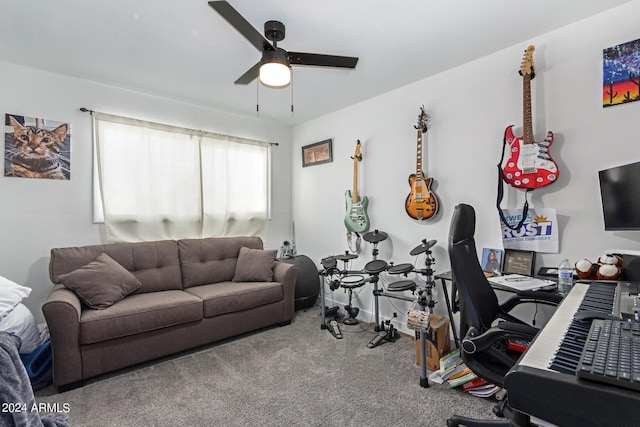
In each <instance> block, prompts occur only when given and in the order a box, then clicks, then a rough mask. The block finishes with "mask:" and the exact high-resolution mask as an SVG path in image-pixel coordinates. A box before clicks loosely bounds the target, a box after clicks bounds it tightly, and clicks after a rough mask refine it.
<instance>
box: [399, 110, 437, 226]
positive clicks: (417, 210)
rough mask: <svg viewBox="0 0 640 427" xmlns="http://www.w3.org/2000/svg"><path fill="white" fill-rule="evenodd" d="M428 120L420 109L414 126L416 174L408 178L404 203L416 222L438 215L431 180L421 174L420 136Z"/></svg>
mask: <svg viewBox="0 0 640 427" xmlns="http://www.w3.org/2000/svg"><path fill="white" fill-rule="evenodd" d="M428 120H429V116H428V115H427V113H426V112H425V111H424V107H421V108H420V116H419V117H418V124H417V125H416V126H414V127H415V128H416V129H417V130H418V148H417V156H416V173H412V174H411V175H410V176H409V185H410V186H411V193H409V195H408V196H407V200H406V202H405V210H406V211H407V214H408V215H409V216H410V217H411V218H413V219H417V220H424V219H429V218H431V217H433V216H434V215H435V214H437V213H438V199H437V197H436V195H435V194H434V193H433V192H432V191H431V183H432V182H433V178H425V177H424V172H422V135H423V133H425V132H426V131H427V121H428Z"/></svg>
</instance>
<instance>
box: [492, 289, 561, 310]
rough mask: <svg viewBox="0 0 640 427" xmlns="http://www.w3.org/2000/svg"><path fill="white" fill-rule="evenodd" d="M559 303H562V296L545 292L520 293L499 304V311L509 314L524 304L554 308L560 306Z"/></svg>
mask: <svg viewBox="0 0 640 427" xmlns="http://www.w3.org/2000/svg"><path fill="white" fill-rule="evenodd" d="M560 301H562V295H559V294H556V293H551V292H545V291H520V292H518V293H517V294H515V295H514V296H512V297H511V298H509V299H508V300H506V301H505V302H503V303H502V304H500V309H501V310H502V311H503V312H509V311H511V310H513V308H514V307H516V306H517V305H520V304H525V303H527V304H531V303H534V304H544V305H550V306H552V307H556V306H558V304H560Z"/></svg>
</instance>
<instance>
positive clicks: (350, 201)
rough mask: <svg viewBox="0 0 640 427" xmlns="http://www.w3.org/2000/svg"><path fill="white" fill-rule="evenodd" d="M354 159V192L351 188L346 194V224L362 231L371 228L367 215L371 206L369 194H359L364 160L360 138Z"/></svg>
mask: <svg viewBox="0 0 640 427" xmlns="http://www.w3.org/2000/svg"><path fill="white" fill-rule="evenodd" d="M352 159H353V193H352V192H351V191H350V190H347V192H346V193H345V195H344V198H345V202H346V204H347V213H346V215H345V217H344V225H345V226H346V227H347V230H349V231H353V232H355V233H362V232H364V231H367V230H368V229H369V217H368V215H367V206H369V198H367V196H364V197H360V196H359V195H358V162H359V161H360V160H362V154H361V153H360V140H358V143H357V144H356V151H355V153H354V155H353V157H352Z"/></svg>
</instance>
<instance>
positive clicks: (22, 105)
mask: <svg viewBox="0 0 640 427" xmlns="http://www.w3.org/2000/svg"><path fill="white" fill-rule="evenodd" d="M0 81H2V82H3V89H2V96H0V112H1V114H2V117H3V119H4V114H6V113H10V114H20V115H25V116H30V117H40V118H46V119H51V120H57V121H63V122H69V123H71V180H69V181H57V180H46V179H27V178H9V177H4V176H0V241H1V242H2V243H1V244H0V275H2V276H4V277H7V278H8V279H10V280H13V281H15V282H17V283H20V284H24V285H26V286H29V287H31V288H32V289H33V291H32V293H31V296H30V297H29V298H28V299H27V300H26V301H25V304H26V305H27V306H28V307H29V308H30V309H31V311H32V312H33V313H34V315H35V316H36V318H37V319H38V321H41V320H42V312H41V309H40V308H41V306H42V303H43V302H44V300H45V299H46V297H47V295H48V292H49V290H50V288H51V284H50V281H49V275H48V263H49V251H50V249H51V248H54V247H65V246H82V245H89V244H99V243H103V242H104V229H103V227H102V226H101V225H97V224H94V223H93V212H92V145H91V117H90V115H89V114H86V113H81V112H80V111H79V110H78V109H79V108H80V107H87V108H89V109H93V110H96V111H100V112H105V113H111V114H117V115H122V116H127V117H133V118H138V119H143V120H149V121H155V122H159V123H166V124H171V125H176V126H183V127H188V128H194V129H202V130H208V131H212V132H218V133H223V134H229V135H235V136H241V137H247V138H253V139H257V140H263V141H270V142H278V143H279V144H280V146H279V147H276V148H274V149H273V150H272V153H273V177H272V179H273V198H272V201H273V209H272V221H271V223H270V230H269V235H268V237H267V239H266V241H265V247H269V248H279V247H280V244H281V243H282V241H283V240H285V239H290V229H291V225H290V224H291V208H290V206H291V184H290V182H291V175H290V170H291V168H290V164H291V162H292V160H291V129H290V128H288V127H285V126H282V125H276V124H272V123H269V122H266V121H263V120H259V119H256V118H246V117H239V116H235V115H231V114H227V113H222V112H219V111H214V110H210V109H206V108H202V107H198V106H195V105H188V104H184V103H180V102H176V101H172V100H169V99H162V98H158V97H154V96H148V95H145V94H142V93H137V92H133V91H129V90H123V89H120V88H116V87H113V86H108V85H104V84H100V83H95V82H90V81H86V80H81V79H77V78H72V77H66V76H62V75H58V74H52V73H47V72H43V71H38V70H35V69H32V68H26V67H22V66H16V65H13V64H8V63H2V62H0ZM212 96H214V95H212Z"/></svg>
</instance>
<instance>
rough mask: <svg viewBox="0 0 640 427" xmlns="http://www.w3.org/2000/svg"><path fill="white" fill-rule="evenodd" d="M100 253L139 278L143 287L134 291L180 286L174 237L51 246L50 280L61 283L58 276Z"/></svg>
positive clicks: (158, 289) (140, 292)
mask: <svg viewBox="0 0 640 427" xmlns="http://www.w3.org/2000/svg"><path fill="white" fill-rule="evenodd" d="M103 252H104V253H106V254H107V255H109V256H110V257H111V258H112V259H113V260H114V261H116V262H117V263H118V264H120V265H121V266H123V267H124V268H125V269H126V270H127V271H130V272H131V274H133V275H134V276H135V277H136V278H137V279H138V280H139V281H140V283H141V284H142V286H140V288H138V289H137V290H136V291H134V294H142V293H146V292H156V291H166V290H171V289H182V275H181V272H180V259H179V257H178V244H177V243H176V241H175V240H161V241H157V242H137V243H110V244H106V245H92V246H82V247H70V248H56V249H52V250H51V260H50V261H49V276H50V278H51V281H52V282H53V283H56V284H57V283H61V282H60V280H59V276H60V275H62V274H66V273H70V272H72V271H73V270H75V269H77V268H80V267H82V266H83V265H85V264H87V263H89V262H91V261H93V260H94V259H96V258H97V257H98V255H100V254H101V253H103Z"/></svg>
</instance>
